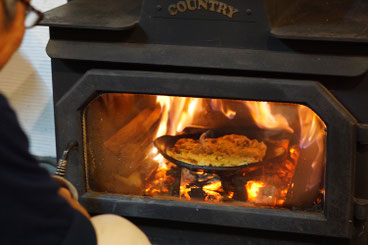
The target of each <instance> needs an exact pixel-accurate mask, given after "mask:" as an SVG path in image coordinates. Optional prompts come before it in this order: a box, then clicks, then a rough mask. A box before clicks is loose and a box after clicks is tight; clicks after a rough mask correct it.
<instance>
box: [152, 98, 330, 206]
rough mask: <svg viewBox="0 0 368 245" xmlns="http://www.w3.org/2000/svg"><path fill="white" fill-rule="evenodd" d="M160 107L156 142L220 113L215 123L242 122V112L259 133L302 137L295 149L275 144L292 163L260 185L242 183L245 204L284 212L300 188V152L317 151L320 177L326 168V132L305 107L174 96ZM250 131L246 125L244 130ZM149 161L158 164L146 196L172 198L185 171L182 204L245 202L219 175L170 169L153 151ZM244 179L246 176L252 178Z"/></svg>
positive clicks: (268, 174)
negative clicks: (287, 113) (296, 174)
mask: <svg viewBox="0 0 368 245" xmlns="http://www.w3.org/2000/svg"><path fill="white" fill-rule="evenodd" d="M156 102H157V104H158V105H160V107H161V117H160V121H159V125H158V128H157V131H156V132H155V138H157V137H159V136H162V135H177V134H180V133H182V132H183V130H184V129H185V128H186V127H188V126H191V125H196V123H197V122H198V120H197V121H196V119H197V117H198V116H199V117H204V116H206V115H207V114H206V113H209V112H214V111H215V112H216V113H213V114H216V118H221V120H223V121H226V120H228V121H230V120H232V122H234V121H236V120H238V119H239V118H242V117H241V115H240V116H238V115H239V113H244V112H241V111H240V110H239V108H244V107H245V106H246V107H247V108H248V109H249V112H250V115H251V116H252V119H253V121H254V123H255V124H256V125H257V126H258V127H259V128H262V129H268V130H284V131H287V132H289V133H296V132H298V133H299V132H300V135H298V137H299V138H300V140H299V142H298V143H297V144H295V145H290V144H291V142H292V141H290V140H289V139H283V138H282V139H279V140H274V141H275V142H276V143H275V144H277V146H280V147H282V148H283V149H285V150H286V152H287V157H285V159H283V160H282V162H280V163H278V164H275V166H277V167H270V169H266V170H265V172H262V173H261V175H260V176H259V177H261V178H259V177H256V178H255V180H248V181H247V182H246V183H245V182H242V183H241V186H242V187H244V189H243V190H244V192H246V193H247V200H241V201H246V202H251V203H255V204H262V205H269V206H283V205H284V204H285V202H286V199H287V196H289V195H288V194H289V193H290V192H292V191H293V189H294V187H295V184H296V183H295V182H294V180H293V177H294V172H295V169H296V166H297V163H298V161H299V158H301V151H302V150H303V149H306V148H308V147H310V146H311V145H314V146H315V145H317V146H318V152H317V153H316V155H315V158H314V160H313V162H311V166H312V168H314V169H315V171H319V170H320V169H321V166H322V164H323V163H324V162H323V156H324V149H325V136H326V132H325V128H326V126H325V125H324V124H323V122H322V121H321V119H320V118H319V117H318V116H317V115H316V114H315V113H314V112H313V111H311V110H310V109H309V108H308V107H305V106H303V105H288V107H283V105H286V104H282V103H272V102H256V101H246V102H241V101H231V102H229V101H226V100H220V99H202V98H186V97H174V96H157V100H156ZM234 105H236V107H235V106H234ZM284 108H285V109H286V110H285V111H287V110H290V111H293V113H294V116H296V115H297V116H296V118H294V119H293V120H294V121H290V122H289V121H288V117H286V116H285V115H284V114H283V113H284V111H283V110H284ZM245 111H248V110H245ZM275 111H276V112H275ZM280 111H281V112H283V113H281V112H280ZM218 112H221V113H222V114H223V115H224V116H225V117H226V118H225V117H218ZM278 112H280V113H278ZM289 117H290V116H289ZM245 118H246V117H245ZM298 123H299V125H298ZM248 125H249V124H245V127H247V126H248ZM201 126H203V127H204V128H205V127H206V125H202V124H201ZM299 126H300V128H299ZM239 127H240V128H241V127H242V125H239ZM272 140H273V139H272ZM149 158H150V159H152V160H153V161H155V162H156V163H157V168H156V169H155V173H154V174H153V175H154V178H152V180H150V181H148V183H149V184H147V185H146V189H145V194H146V195H153V194H165V193H168V194H167V195H170V193H169V192H170V191H171V190H169V189H170V188H168V184H171V183H173V182H174V179H175V177H172V176H171V175H170V171H171V170H172V169H174V170H175V169H178V171H181V172H180V173H179V175H178V176H179V177H178V178H181V179H180V181H179V182H178V187H177V188H178V189H177V192H176V193H177V194H175V195H176V196H179V198H180V199H185V200H194V199H196V200H204V201H211V202H222V201H225V200H227V201H231V200H234V201H239V198H243V199H244V197H241V196H242V195H239V192H236V193H234V191H230V190H231V188H230V190H226V189H225V190H224V187H223V183H222V182H221V179H220V178H219V176H217V175H216V174H209V173H207V172H204V171H203V170H200V171H197V172H194V173H189V172H188V170H187V169H184V168H183V169H180V168H178V167H177V166H176V165H175V164H172V163H170V162H169V161H168V160H166V159H165V158H164V157H163V156H162V155H161V154H160V153H159V152H158V150H157V149H156V148H154V147H152V150H151V152H150V154H149ZM252 171H253V170H252ZM242 174H243V176H246V175H247V174H248V173H242ZM180 176H181V177H180ZM259 179H261V180H262V181H261V180H259ZM313 181H315V180H313ZM313 181H312V182H313ZM312 182H311V183H310V184H309V185H311V184H312ZM225 186H228V185H225ZM244 192H243V193H244ZM230 199H231V200H230ZM318 202H319V201H318ZM319 203H320V202H319Z"/></svg>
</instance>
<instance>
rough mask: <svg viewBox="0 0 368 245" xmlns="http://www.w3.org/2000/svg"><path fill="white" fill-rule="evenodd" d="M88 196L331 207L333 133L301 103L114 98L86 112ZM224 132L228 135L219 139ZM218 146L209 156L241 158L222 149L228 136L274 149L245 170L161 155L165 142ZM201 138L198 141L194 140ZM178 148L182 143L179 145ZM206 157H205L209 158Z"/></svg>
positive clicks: (103, 98) (135, 96)
mask: <svg viewBox="0 0 368 245" xmlns="http://www.w3.org/2000/svg"><path fill="white" fill-rule="evenodd" d="M83 122H84V128H83V134H84V141H85V142H84V152H85V167H86V175H87V191H89V192H97V193H112V194H118V195H129V196H138V197H144V198H156V199H165V200H177V201H194V202H205V203H211V204H221V205H235V206H246V207H247V206H248V207H249V206H257V207H278V208H289V209H293V210H303V211H312V212H321V211H323V208H324V192H325V182H324V178H325V165H326V136H327V128H326V125H325V123H324V122H323V121H322V120H321V119H320V117H319V116H318V115H317V114H316V113H315V112H313V111H312V110H311V109H310V108H308V107H306V106H304V105H301V104H293V103H281V102H265V101H248V100H230V99H217V98H194V97H179V96H163V95H148V94H129V93H106V94H102V95H99V96H98V97H96V98H95V99H94V100H93V101H92V102H90V103H89V104H88V105H87V106H86V107H85V109H84V111H83ZM219 132H220V133H219ZM187 135H190V136H191V137H192V140H193V141H195V140H197V141H196V142H197V146H198V144H204V143H203V142H205V141H203V138H204V137H206V138H210V139H211V140H212V141H213V142H215V143H214V145H215V146H216V147H217V148H216V150H215V151H214V152H207V153H203V152H199V151H198V149H197V148H196V147H194V149H192V152H191V153H193V154H197V155H199V158H201V157H205V156H204V155H203V154H207V155H212V156H213V155H216V157H217V156H221V157H223V158H221V159H227V158H230V159H231V157H234V155H235V154H236V152H235V150H234V151H230V152H229V150H227V153H224V151H222V149H221V146H217V145H216V142H217V140H219V139H220V137H223V136H226V135H238V136H241V137H244V136H245V137H247V138H248V139H249V140H250V141H251V140H257V142H262V143H264V144H265V145H266V146H267V150H266V155H265V157H264V159H262V160H261V161H258V162H255V163H250V164H249V165H247V166H246V167H245V166H240V167H237V168H234V169H232V168H228V169H227V168H226V167H224V166H221V167H220V169H221V171H220V170H219V169H216V168H214V167H213V166H211V165H210V166H198V165H196V164H193V166H191V165H190V164H189V165H188V166H185V165H182V164H178V163H177V162H176V161H175V160H173V159H172V158H170V157H168V156H166V155H165V154H161V153H162V151H161V149H160V147H159V146H158V145H157V144H154V143H155V141H156V142H157V139H159V138H160V137H161V138H162V137H170V139H175V140H176V138H178V139H179V138H181V139H186V138H187ZM194 135H195V136H194ZM174 143H175V142H174ZM201 154H202V155H201Z"/></svg>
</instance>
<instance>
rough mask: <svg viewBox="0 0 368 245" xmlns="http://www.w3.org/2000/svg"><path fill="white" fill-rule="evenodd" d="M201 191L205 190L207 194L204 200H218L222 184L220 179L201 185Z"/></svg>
mask: <svg viewBox="0 0 368 245" xmlns="http://www.w3.org/2000/svg"><path fill="white" fill-rule="evenodd" d="M202 189H203V191H204V192H206V194H207V196H206V198H205V200H206V201H207V200H213V201H220V200H221V199H222V195H221V194H220V192H222V184H221V181H216V182H214V183H211V184H208V185H205V186H203V188H202Z"/></svg>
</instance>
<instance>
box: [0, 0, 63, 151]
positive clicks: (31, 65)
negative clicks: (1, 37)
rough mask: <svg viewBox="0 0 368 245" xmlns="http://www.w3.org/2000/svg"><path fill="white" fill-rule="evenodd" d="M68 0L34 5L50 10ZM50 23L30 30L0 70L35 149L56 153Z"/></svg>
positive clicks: (0, 84)
mask: <svg viewBox="0 0 368 245" xmlns="http://www.w3.org/2000/svg"><path fill="white" fill-rule="evenodd" d="M66 2H67V1H66V0H52V1H50V0H32V1H31V3H32V5H33V6H34V7H35V8H37V9H39V10H41V11H43V12H44V11H47V10H49V9H52V8H55V7H57V6H60V5H62V4H64V3H66ZM48 39H49V30H48V28H47V27H34V28H32V29H29V30H27V31H26V34H25V36H24V40H23V43H22V45H21V47H20V49H19V50H18V51H17V52H16V53H15V55H14V56H13V57H12V59H11V60H10V62H9V63H8V64H7V65H6V66H5V67H4V69H3V70H2V71H0V92H1V93H3V94H4V95H5V96H6V97H7V98H8V100H9V102H10V104H11V106H12V107H13V109H14V110H15V111H16V113H17V115H18V119H19V121H20V123H21V125H22V127H23V129H24V130H25V131H26V133H27V135H28V138H29V140H30V147H31V148H30V150H31V153H32V154H34V155H37V156H41V157H55V156H56V146H55V132H54V131H55V130H54V108H53V101H52V82H51V63H50V58H49V57H48V56H47V54H46V51H45V48H46V45H47V42H48Z"/></svg>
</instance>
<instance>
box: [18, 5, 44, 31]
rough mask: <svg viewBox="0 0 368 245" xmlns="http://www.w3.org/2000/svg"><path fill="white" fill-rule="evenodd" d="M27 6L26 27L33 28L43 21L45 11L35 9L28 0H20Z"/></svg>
mask: <svg viewBox="0 0 368 245" xmlns="http://www.w3.org/2000/svg"><path fill="white" fill-rule="evenodd" d="M20 2H21V3H23V4H24V5H25V6H26V18H25V20H24V26H25V27H26V28H32V27H34V26H36V25H37V24H38V23H40V22H41V20H42V19H43V13H42V12H41V11H39V10H37V9H35V8H34V7H33V6H32V5H31V4H30V3H29V2H28V1H27V0H20Z"/></svg>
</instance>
